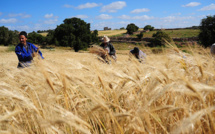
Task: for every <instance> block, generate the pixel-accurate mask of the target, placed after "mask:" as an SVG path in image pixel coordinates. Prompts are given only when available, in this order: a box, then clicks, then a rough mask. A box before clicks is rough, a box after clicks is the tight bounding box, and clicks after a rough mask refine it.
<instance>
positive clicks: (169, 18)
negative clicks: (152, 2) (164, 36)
mask: <svg viewBox="0 0 215 134" xmlns="http://www.w3.org/2000/svg"><path fill="white" fill-rule="evenodd" d="M161 19H162V20H164V22H175V21H183V20H193V19H195V17H192V16H185V17H179V16H167V17H164V18H161Z"/></svg>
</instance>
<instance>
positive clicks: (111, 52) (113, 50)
mask: <svg viewBox="0 0 215 134" xmlns="http://www.w3.org/2000/svg"><path fill="white" fill-rule="evenodd" d="M109 45H110V53H109V55H114V54H115V53H116V50H115V48H114V47H113V45H112V44H109Z"/></svg>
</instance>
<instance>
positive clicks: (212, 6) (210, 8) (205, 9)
mask: <svg viewBox="0 0 215 134" xmlns="http://www.w3.org/2000/svg"><path fill="white" fill-rule="evenodd" d="M207 10H215V4H210V5H209V6H205V7H203V8H201V9H200V11H207Z"/></svg>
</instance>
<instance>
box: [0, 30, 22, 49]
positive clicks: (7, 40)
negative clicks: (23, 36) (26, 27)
mask: <svg viewBox="0 0 215 134" xmlns="http://www.w3.org/2000/svg"><path fill="white" fill-rule="evenodd" d="M18 34H19V32H18V31H16V30H15V31H11V30H9V29H8V28H7V27H4V26H2V27H0V44H3V45H5V46H8V45H11V44H17V43H18V42H19V38H18Z"/></svg>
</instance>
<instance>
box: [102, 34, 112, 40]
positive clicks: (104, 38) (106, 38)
mask: <svg viewBox="0 0 215 134" xmlns="http://www.w3.org/2000/svg"><path fill="white" fill-rule="evenodd" d="M102 40H103V42H109V41H110V39H109V38H108V37H107V36H106V35H105V36H104V37H103V38H102Z"/></svg>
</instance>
